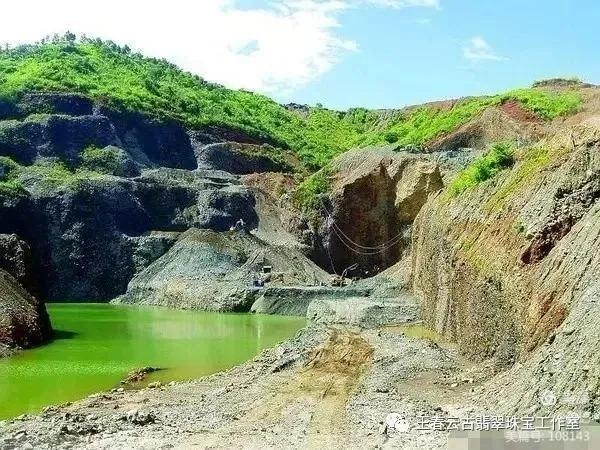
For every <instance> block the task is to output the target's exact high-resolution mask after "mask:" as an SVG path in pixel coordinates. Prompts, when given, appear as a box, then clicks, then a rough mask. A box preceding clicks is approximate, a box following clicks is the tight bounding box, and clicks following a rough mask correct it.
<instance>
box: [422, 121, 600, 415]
mask: <svg viewBox="0 0 600 450" xmlns="http://www.w3.org/2000/svg"><path fill="white" fill-rule="evenodd" d="M599 143H600V129H599V128H598V126H597V121H595V120H585V121H583V122H582V123H580V124H579V125H577V126H569V127H567V128H566V129H561V130H559V131H558V132H557V134H556V135H555V136H553V137H549V138H547V139H545V140H543V141H541V142H539V143H538V144H537V145H536V146H534V147H525V148H522V149H521V150H519V151H518V152H517V162H516V165H515V166H514V167H513V168H512V169H510V170H506V171H504V172H503V173H501V174H500V175H499V176H497V177H496V178H494V179H492V180H489V181H487V182H484V183H482V184H480V185H478V186H476V187H475V188H473V189H471V190H468V191H466V192H463V193H462V194H460V195H458V196H456V197H454V198H452V196H451V195H449V193H448V192H445V193H442V194H440V195H438V196H437V197H436V198H435V199H434V200H433V201H431V202H429V203H428V204H426V205H425V206H424V208H423V209H422V210H421V212H420V213H419V215H418V216H417V219H416V221H415V225H414V234H413V246H412V250H413V253H412V258H413V286H414V289H415V292H416V293H417V294H418V295H419V296H420V297H421V299H422V301H423V306H424V308H423V311H424V312H423V314H424V319H425V320H426V322H427V323H428V324H429V325H430V326H432V327H434V328H435V329H436V330H438V331H440V332H441V333H443V334H444V335H445V336H447V337H449V338H450V339H452V340H454V341H456V342H458V343H459V344H460V348H461V349H462V350H463V351H464V352H465V353H467V354H468V355H470V356H472V357H477V358H482V357H489V356H494V357H497V358H499V360H500V362H501V363H512V362H514V361H517V360H518V361H521V363H522V364H518V365H517V366H515V368H514V369H511V371H510V372H509V375H507V376H510V377H514V378H511V379H512V380H513V381H512V384H513V385H515V382H514V380H515V379H518V380H519V382H518V383H516V385H517V386H519V388H518V389H516V390H515V391H514V393H515V395H510V396H509V397H510V398H505V401H504V404H505V407H506V410H507V411H514V410H524V409H526V408H527V407H529V406H531V405H532V404H535V403H539V399H538V397H537V394H538V393H539V392H540V391H541V390H543V389H544V388H548V389H550V388H552V389H553V390H554V391H555V394H556V395H566V394H568V393H569V392H572V391H573V390H574V389H581V390H583V391H585V393H586V395H588V396H590V398H591V399H592V401H591V402H590V403H589V404H587V407H593V405H594V402H595V400H594V398H596V397H597V396H599V395H600V392H599V391H598V386H597V384H596V382H595V381H591V380H590V379H589V378H588V375H587V374H586V373H584V372H585V371H586V370H587V371H588V372H589V369H585V367H584V366H585V364H584V362H583V360H581V359H579V358H580V357H581V353H582V352H583V353H586V352H588V354H589V355H592V354H594V353H595V349H597V346H598V343H599V342H600V340H599V339H598V336H599V328H598V326H597V325H595V324H593V323H592V322H591V321H587V320H583V317H584V316H585V315H586V314H588V313H589V312H590V311H591V310H592V309H593V308H594V307H595V305H596V304H597V302H598V301H599V300H600V290H599V289H598V285H597V280H598V279H599V277H600V258H599V255H598V252H597V249H598V248H599V247H598V246H599V245H600V215H599V211H600V210H599V207H600V202H599V201H598V200H599V199H600V146H599ZM576 323H579V325H575V324H576ZM579 327H582V328H585V330H579ZM553 355H554V356H553ZM552 368H553V369H552ZM565 368H571V369H572V372H571V371H569V370H571V369H569V370H567V369H565ZM550 369H552V370H550ZM576 372H577V373H579V374H580V375H581V377H572V376H573V374H574V373H576ZM533 374H539V375H540V376H539V377H538V376H537V375H536V376H533ZM575 380H577V381H575ZM581 380H584V381H583V385H578V386H576V385H575V384H578V383H579V384H580V382H582V381H581ZM585 380H590V382H589V383H588V382H587V381H585ZM494 383H496V384H494ZM494 383H492V386H494V385H495V386H496V388H495V389H496V391H498V390H499V384H497V383H498V381H495V382H494ZM491 389H493V388H491ZM526 392H528V393H527V394H526ZM563 406H564V405H563Z"/></svg>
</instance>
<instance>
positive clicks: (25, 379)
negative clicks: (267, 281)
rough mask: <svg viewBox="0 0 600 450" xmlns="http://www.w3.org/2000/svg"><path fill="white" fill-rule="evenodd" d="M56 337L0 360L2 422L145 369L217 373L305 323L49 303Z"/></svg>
mask: <svg viewBox="0 0 600 450" xmlns="http://www.w3.org/2000/svg"><path fill="white" fill-rule="evenodd" d="M48 310H49V313H50V317H51V319H52V325H53V327H54V329H55V330H57V332H56V335H57V338H56V340H55V341H53V342H52V343H50V344H48V345H46V346H43V347H40V348H36V349H33V350H28V351H25V352H21V353H19V354H17V355H16V356H13V357H10V358H5V359H0V419H2V418H8V417H13V416H16V415H19V414H22V413H25V412H36V411H39V410H40V409H41V408H43V407H44V406H47V405H52V404H59V403H64V402H67V401H73V400H77V399H80V398H83V397H85V396H87V395H89V394H91V393H94V392H98V391H102V390H107V389H110V388H113V387H116V386H118V385H119V381H120V380H122V379H123V378H124V377H125V375H126V374H127V373H128V372H130V371H131V370H133V369H137V368H141V367H144V366H152V367H159V368H164V369H165V370H161V371H158V372H155V373H153V374H150V375H149V377H148V379H147V381H148V382H151V381H157V380H160V381H163V382H165V381H172V380H183V379H189V378H195V377H199V376H203V375H207V374H211V373H215V372H218V371H221V370H224V369H227V368H230V367H232V366H234V365H236V364H239V363H242V362H244V361H246V360H249V359H251V358H252V357H253V356H254V355H256V354H257V353H259V352H260V351H261V350H262V349H264V348H266V347H269V346H272V345H274V344H275V343H277V342H280V341H282V340H285V339H287V338H288V337H291V336H293V335H294V334H295V333H296V332H297V331H298V330H299V329H300V328H301V327H302V326H303V325H304V319H302V318H294V317H280V316H261V315H250V314H217V313H204V312H190V311H172V310H167V309H159V308H156V309H155V308H132V307H126V306H113V305H98V304H91V305H90V304H85V305H82V304H50V305H48Z"/></svg>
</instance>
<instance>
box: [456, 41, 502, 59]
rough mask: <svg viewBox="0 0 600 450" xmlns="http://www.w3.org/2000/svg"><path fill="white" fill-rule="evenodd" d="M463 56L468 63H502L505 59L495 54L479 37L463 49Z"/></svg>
mask: <svg viewBox="0 0 600 450" xmlns="http://www.w3.org/2000/svg"><path fill="white" fill-rule="evenodd" d="M463 56H464V57H465V58H466V59H468V60H470V61H483V60H488V61H503V60H505V59H506V58H505V57H503V56H499V55H498V54H496V52H495V51H494V49H493V48H492V47H491V46H490V44H488V43H487V41H486V40H485V39H484V38H482V37H481V36H476V37H474V38H471V39H470V40H469V42H468V43H467V44H466V45H465V46H464V47H463Z"/></svg>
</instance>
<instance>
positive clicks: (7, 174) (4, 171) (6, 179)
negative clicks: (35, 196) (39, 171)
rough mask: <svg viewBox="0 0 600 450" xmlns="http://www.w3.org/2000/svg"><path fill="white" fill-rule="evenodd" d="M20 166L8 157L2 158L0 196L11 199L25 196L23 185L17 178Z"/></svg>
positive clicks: (0, 163) (0, 162)
mask: <svg viewBox="0 0 600 450" xmlns="http://www.w3.org/2000/svg"><path fill="white" fill-rule="evenodd" d="M18 169H19V165H18V164H17V163H16V162H14V161H13V160H12V159H10V158H8V157H6V156H0V194H4V195H9V196H11V197H13V196H16V195H22V194H24V193H25V192H26V191H25V188H24V187H23V183H21V181H20V180H19V179H18V178H17V173H18Z"/></svg>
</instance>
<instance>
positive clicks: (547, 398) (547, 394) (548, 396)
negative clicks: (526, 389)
mask: <svg viewBox="0 0 600 450" xmlns="http://www.w3.org/2000/svg"><path fill="white" fill-rule="evenodd" d="M540 403H541V404H542V405H544V406H554V405H556V395H555V394H554V392H552V391H544V392H542V393H541V394H540Z"/></svg>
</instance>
